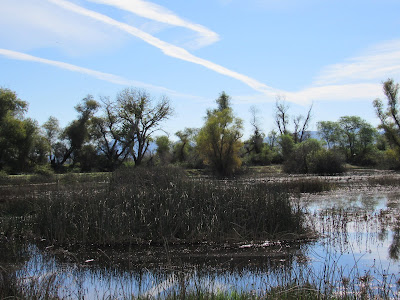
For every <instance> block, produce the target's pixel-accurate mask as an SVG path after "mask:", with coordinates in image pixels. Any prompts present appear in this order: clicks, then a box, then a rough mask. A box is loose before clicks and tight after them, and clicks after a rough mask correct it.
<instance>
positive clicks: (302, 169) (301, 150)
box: [283, 139, 322, 174]
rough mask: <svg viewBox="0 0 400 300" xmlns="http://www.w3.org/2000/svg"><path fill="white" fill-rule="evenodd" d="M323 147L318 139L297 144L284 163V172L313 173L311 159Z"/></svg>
mask: <svg viewBox="0 0 400 300" xmlns="http://www.w3.org/2000/svg"><path fill="white" fill-rule="evenodd" d="M321 147H322V146H321V143H320V142H319V141H318V140H316V139H308V140H306V141H304V142H302V143H300V144H296V145H295V146H294V149H293V150H292V152H291V154H290V155H289V157H287V158H286V160H285V161H284V163H283V171H284V172H286V173H300V174H307V173H311V170H310V163H311V159H312V157H313V156H314V155H315V153H317V152H318V151H319V150H320V149H321Z"/></svg>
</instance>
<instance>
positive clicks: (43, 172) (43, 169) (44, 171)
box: [33, 164, 54, 177]
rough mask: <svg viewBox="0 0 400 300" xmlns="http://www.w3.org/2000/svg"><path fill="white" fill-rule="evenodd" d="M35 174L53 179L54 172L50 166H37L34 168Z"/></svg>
mask: <svg viewBox="0 0 400 300" xmlns="http://www.w3.org/2000/svg"><path fill="white" fill-rule="evenodd" d="M33 172H34V173H35V174H37V175H40V176H44V177H53V176H54V170H53V169H52V168H51V167H50V165H48V164H46V165H36V166H35V167H34V170H33Z"/></svg>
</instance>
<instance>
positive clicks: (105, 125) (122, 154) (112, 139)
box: [92, 98, 133, 170]
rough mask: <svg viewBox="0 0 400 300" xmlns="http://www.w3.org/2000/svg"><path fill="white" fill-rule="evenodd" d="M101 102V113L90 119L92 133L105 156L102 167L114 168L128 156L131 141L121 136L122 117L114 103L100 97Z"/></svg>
mask: <svg viewBox="0 0 400 300" xmlns="http://www.w3.org/2000/svg"><path fill="white" fill-rule="evenodd" d="M101 103H102V106H101V107H102V111H103V115H102V116H101V117H94V118H93V119H92V126H93V130H92V134H93V137H94V139H95V141H96V143H97V148H98V149H99V150H100V151H101V152H102V153H103V155H104V157H105V161H106V163H105V164H106V165H105V166H103V167H104V168H105V169H108V170H114V169H115V168H117V167H118V166H119V165H121V164H122V163H123V162H124V161H125V160H126V158H127V157H128V155H129V153H130V147H131V145H132V142H133V141H131V140H129V139H124V137H123V132H122V119H121V118H120V117H119V116H118V111H117V106H116V104H115V103H113V102H112V101H110V99H109V98H102V99H101Z"/></svg>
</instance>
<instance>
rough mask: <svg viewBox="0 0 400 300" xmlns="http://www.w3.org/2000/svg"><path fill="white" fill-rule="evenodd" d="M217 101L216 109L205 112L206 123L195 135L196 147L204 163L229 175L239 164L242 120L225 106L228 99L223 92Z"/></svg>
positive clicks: (220, 172) (218, 172) (220, 173)
mask: <svg viewBox="0 0 400 300" xmlns="http://www.w3.org/2000/svg"><path fill="white" fill-rule="evenodd" d="M228 99H229V98H228ZM217 103H218V104H219V108H218V109H216V110H213V111H208V112H207V119H206V123H205V125H204V126H203V128H201V129H200V132H199V134H198V136H197V140H196V141H197V148H198V151H199V153H200V155H201V156H202V157H203V159H204V161H205V163H206V164H207V165H210V166H211V168H212V169H213V170H214V171H215V172H216V173H217V174H219V175H222V176H229V175H232V174H233V173H234V172H235V171H237V170H238V169H239V168H240V166H241V160H240V158H239V151H240V148H241V147H242V142H241V141H240V138H241V136H242V133H241V131H242V128H243V126H242V120H240V119H238V118H236V117H234V115H233V112H232V108H230V107H229V106H227V105H228V104H229V101H228V100H227V98H226V94H225V93H222V94H221V95H220V97H219V98H218V99H217ZM221 103H222V104H221ZM225 106H227V107H225Z"/></svg>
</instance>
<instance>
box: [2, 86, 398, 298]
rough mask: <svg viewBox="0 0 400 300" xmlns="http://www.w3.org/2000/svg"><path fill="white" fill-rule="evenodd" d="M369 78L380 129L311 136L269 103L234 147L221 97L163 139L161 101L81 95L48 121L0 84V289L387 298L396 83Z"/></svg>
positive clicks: (392, 270)
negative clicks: (69, 115) (71, 113)
mask: <svg viewBox="0 0 400 300" xmlns="http://www.w3.org/2000/svg"><path fill="white" fill-rule="evenodd" d="M383 87H384V92H385V95H386V96H387V98H388V104H387V107H385V106H384V104H383V102H382V101H381V100H379V99H377V100H375V101H374V107H375V109H376V113H377V116H378V117H379V119H380V120H381V126H380V127H379V128H373V127H372V126H371V125H370V124H368V123H366V122H365V121H364V120H363V119H362V118H360V117H357V116H344V117H341V118H340V119H339V120H338V121H337V122H325V121H320V122H318V136H317V137H319V139H315V138H311V132H308V131H307V128H308V126H309V122H310V118H311V108H312V107H310V109H309V111H308V113H307V114H306V115H305V116H297V117H294V118H293V117H292V118H290V117H289V115H288V109H289V107H288V106H287V105H286V103H285V102H284V101H281V100H282V99H280V98H277V101H276V111H275V121H276V125H277V128H278V130H279V132H277V131H274V130H272V131H271V132H270V133H269V134H268V136H265V134H264V133H263V132H262V130H261V128H260V124H259V121H258V117H257V110H256V109H254V108H252V110H251V112H252V120H251V122H250V123H251V125H252V128H253V132H252V135H251V136H250V138H249V139H248V140H246V141H244V142H242V140H241V138H242V130H243V121H242V120H240V119H238V118H237V117H235V115H234V113H233V110H232V107H231V104H230V97H229V96H228V95H227V94H226V93H224V92H222V93H221V94H220V96H219V98H218V99H217V100H216V103H217V108H215V109H209V110H207V113H206V118H205V124H204V126H203V127H202V128H197V129H196V128H185V129H184V130H182V131H178V132H177V133H176V136H177V137H178V139H179V140H178V141H176V142H174V143H172V142H171V141H170V140H169V137H168V136H158V137H154V133H155V132H156V131H158V130H160V129H161V125H160V124H161V123H162V121H164V120H165V119H166V118H168V117H170V116H171V113H172V108H171V107H170V104H169V101H168V98H166V97H162V98H161V99H160V100H159V102H157V103H156V104H153V103H152V99H151V97H150V95H149V94H147V93H146V92H144V91H138V90H135V89H125V90H123V91H122V92H121V93H119V94H118V95H117V98H116V100H115V101H111V100H110V99H108V98H107V99H106V98H104V99H102V101H101V103H99V102H97V101H96V100H94V98H93V97H92V96H90V95H89V96H87V97H86V98H84V99H83V100H82V102H81V103H80V104H79V105H77V106H76V111H77V114H78V116H77V119H76V120H73V121H72V122H71V123H70V124H69V125H68V126H66V127H65V128H64V129H61V128H59V126H58V121H57V119H56V118H54V117H51V118H49V120H48V121H47V122H46V123H45V124H43V125H42V126H41V127H39V126H38V124H37V123H36V122H35V121H34V120H31V119H27V118H24V113H25V112H26V109H27V103H26V102H24V101H22V100H20V99H18V98H17V96H16V94H15V93H14V92H12V91H10V90H8V89H0V195H1V196H0V241H1V243H0V250H1V253H2V254H3V255H2V256H1V261H0V298H6V299H8V298H26V299H58V298H67V299H70V298H72V299H75V298H78V299H84V298H85V299H86V298H103V299H114V298H132V299H149V298H166V299H176V298H179V299H183V298H188V299H226V298H228V299H257V298H272V299H282V298H283V299H315V298H323V299H338V298H341V299H343V298H344V299H358V298H360V299H368V298H383V299H391V298H395V299H398V298H399V297H400V294H399V290H400V272H399V257H400V250H399V249H400V219H399V215H400V214H399V212H400V211H399V210H400V209H399V208H400V202H399V199H400V190H399V186H400V185H399V183H400V176H399V174H398V173H396V172H395V171H393V170H396V169H397V170H398V169H399V168H400V167H399V166H400V160H399V157H400V156H399V153H400V135H399V132H400V131H399V130H400V125H399V122H398V120H399V119H400V116H399V115H398V110H397V105H398V98H397V94H398V89H399V85H398V84H394V82H393V80H388V81H386V82H385V83H384V85H383ZM99 111H100V114H99ZM292 123H293V124H292ZM291 125H292V128H290V127H291ZM152 145H156V148H154V149H152ZM350 164H351V165H350ZM365 167H368V168H369V169H367V168H365ZM371 168H376V169H371ZM389 169H390V170H389ZM10 174H19V175H10ZM328 175H329V176H328Z"/></svg>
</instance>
